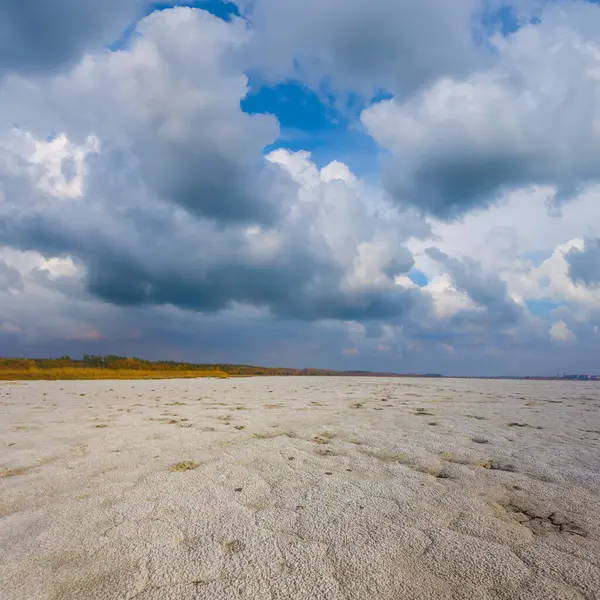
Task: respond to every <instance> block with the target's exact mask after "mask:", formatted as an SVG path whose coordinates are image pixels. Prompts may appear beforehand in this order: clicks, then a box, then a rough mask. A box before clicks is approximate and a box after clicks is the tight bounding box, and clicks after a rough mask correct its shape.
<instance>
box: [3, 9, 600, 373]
mask: <svg viewBox="0 0 600 600" xmlns="http://www.w3.org/2000/svg"><path fill="white" fill-rule="evenodd" d="M0 23H1V24H2V25H1V26H0V355H2V356H38V357H42V356H57V355H64V354H69V355H71V356H79V355H81V354H83V353H92V354H107V353H110V354H119V355H135V356H140V357H143V358H148V359H170V360H187V361H195V362H219V363H244V364H257V365H269V366H289V367H300V368H302V367H321V368H331V369H348V370H355V369H360V370H377V371H394V372H399V373H441V374H445V375H480V376H485V375H554V374H556V373H557V372H560V373H562V372H568V373H596V374H598V373H600V358H598V357H600V3H598V2H592V1H589V0H518V1H517V0H514V1H511V0H454V1H453V2H448V1H447V0H420V1H419V2H414V1H413V0H368V1H367V0H232V1H231V2H222V1H221V0H206V1H195V2H189V1H188V2H185V1H180V2H161V3H149V2H145V1H144V0H104V1H103V2H97V1H96V0H52V1H47V2H34V1H33V0H21V1H20V2H1V3H0Z"/></svg>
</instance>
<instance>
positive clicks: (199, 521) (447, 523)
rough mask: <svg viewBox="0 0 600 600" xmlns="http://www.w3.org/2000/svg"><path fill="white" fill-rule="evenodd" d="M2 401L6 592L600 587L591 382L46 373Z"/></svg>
mask: <svg viewBox="0 0 600 600" xmlns="http://www.w3.org/2000/svg"><path fill="white" fill-rule="evenodd" d="M0 410H1V411H2V413H1V414H2V419H1V422H0V432H1V444H2V456H1V457H0V494H1V495H0V598H2V600H46V599H48V600H50V599H53V600H63V599H64V600H70V599H72V600H86V599H122V600H126V599H129V600H132V599H134V598H135V599H136V600H163V599H164V600H167V599H176V600H178V599H181V600H184V599H186V600H187V599H192V598H199V599H204V598H206V599H213V598H214V599H218V600H221V599H223V600H229V599H239V598H252V599H255V598H256V599H265V600H279V599H282V600H283V599H285V600H288V599H298V600H308V599H311V600H312V599H314V600H317V599H319V600H329V599H331V600H341V599H361V600H362V599H365V600H367V599H374V600H378V599H382V600H383V599H386V600H387V599H390V600H392V599H393V600H399V599H423V600H434V599H444V600H445V599H457V600H458V599H462V598H466V599H469V600H478V599H482V600H483V599H496V598H501V599H507V600H509V599H510V600H516V599H524V600H525V599H527V600H530V599H538V598H539V599H543V600H552V599H560V600H567V599H573V600H575V599H581V598H586V599H594V598H600V385H598V384H594V383H580V382H573V383H567V382H526V381H468V380H437V379H431V380H422V379H414V380H412V379H350V378H348V379H342V378H253V379H229V380H184V381H181V380H171V381H136V382H129V381H97V382H31V383H22V384H21V383H17V384H12V383H11V384H0ZM184 461H188V462H189V463H193V464H190V465H188V466H189V467H196V468H193V469H191V470H182V471H173V470H171V468H172V467H173V465H175V464H177V463H181V462H184ZM196 465H197V466H196Z"/></svg>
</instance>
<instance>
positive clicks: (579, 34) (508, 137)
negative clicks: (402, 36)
mask: <svg viewBox="0 0 600 600" xmlns="http://www.w3.org/2000/svg"><path fill="white" fill-rule="evenodd" d="M598 31H600V7H598V6H597V5H595V4H588V3H583V2H577V3H569V4H565V5H561V6H549V7H547V8H546V9H545V11H544V12H543V13H541V14H540V22H539V23H538V22H536V24H530V25H528V26H524V27H522V28H520V29H519V30H517V31H516V32H515V33H514V34H513V35H512V36H510V37H509V38H508V39H505V38H501V37H498V38H495V39H494V41H493V43H494V47H495V53H496V57H495V59H494V61H493V65H492V66H490V67H488V68H485V69H482V70H476V71H475V72H473V73H472V74H470V75H469V76H467V77H463V78H457V77H449V76H445V77H441V78H439V79H438V80H437V81H435V82H434V83H433V84H432V85H430V86H428V87H427V88H425V89H424V90H423V91H421V92H420V93H418V94H416V95H414V96H412V97H410V98H407V99H402V98H400V99H392V100H385V101H382V102H379V103H377V104H375V105H373V106H371V107H370V108H368V109H366V110H365V111H364V112H363V115H362V122H363V124H364V125H365V127H366V129H367V130H368V131H369V133H370V134H371V135H372V136H373V137H374V138H375V139H376V140H377V142H378V143H379V144H380V145H381V146H382V147H383V148H385V149H386V151H388V153H389V157H388V158H387V159H386V160H385V166H386V172H385V174H384V177H385V184H386V187H387V189H388V190H389V192H390V193H391V194H392V195H393V196H394V197H395V198H396V200H397V201H398V202H399V203H408V204H412V205H415V206H418V207H419V208H420V209H421V210H422V211H423V212H425V213H430V214H433V215H436V216H438V217H441V218H444V219H452V218H455V217H460V216H462V215H464V214H465V213H467V212H469V211H471V210H473V209H476V208H481V207H486V206H488V205H489V204H491V203H492V202H494V201H497V200H498V198H499V196H500V195H501V194H503V193H505V192H508V191H511V190H513V189H516V188H519V187H526V186H529V185H532V184H539V185H548V186H552V187H553V188H554V190H555V196H556V199H557V200H559V201H560V200H564V199H567V198H570V197H571V196H573V195H575V194H576V193H577V192H578V191H580V190H581V189H582V188H583V187H584V186H585V185H587V184H589V183H591V182H597V181H599V180H600V167H599V164H598V161H597V160H596V157H597V155H598V152H599V151H600V141H599V140H600V135H599V131H598V123H599V122H600V113H599V112H598V111H599V109H598V107H599V106H600V70H599V64H600V36H598Z"/></svg>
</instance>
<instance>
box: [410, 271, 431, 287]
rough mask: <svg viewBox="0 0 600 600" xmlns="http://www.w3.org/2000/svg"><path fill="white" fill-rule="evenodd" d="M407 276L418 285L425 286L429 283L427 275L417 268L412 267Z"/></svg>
mask: <svg viewBox="0 0 600 600" xmlns="http://www.w3.org/2000/svg"><path fill="white" fill-rule="evenodd" d="M408 278H409V279H410V280H411V281H412V282H413V283H414V284H416V285H418V286H419V287H425V286H426V285H427V284H428V283H429V279H428V278H427V275H425V273H423V272H422V271H419V270H418V269H413V270H412V271H411V272H410V273H409V274H408Z"/></svg>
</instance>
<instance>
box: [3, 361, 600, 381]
mask: <svg viewBox="0 0 600 600" xmlns="http://www.w3.org/2000/svg"><path fill="white" fill-rule="evenodd" d="M264 376H271V377H303V376H312V377H380V378H386V377H387V378H398V379H400V378H404V379H488V380H513V381H514V380H516V381H600V375H588V374H577V375H564V376H558V377H549V376H536V375H528V376H494V375H491V376H489V375H488V376H469V375H442V374H438V373H422V374H418V373H417V374H415V373H390V372H376V371H335V370H330V369H306V368H304V369H296V368H280V367H260V366H252V365H230V364H194V363H185V362H175V361H147V360H143V359H140V358H131V357H122V356H94V355H84V357H83V358H82V359H73V358H71V357H69V356H63V357H59V358H35V359H33V358H0V381H43V380H55V381H63V380H64V381H71V380H106V379H130V380H136V379H197V378H205V377H213V378H219V379H226V378H229V377H232V378H237V377H264Z"/></svg>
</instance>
